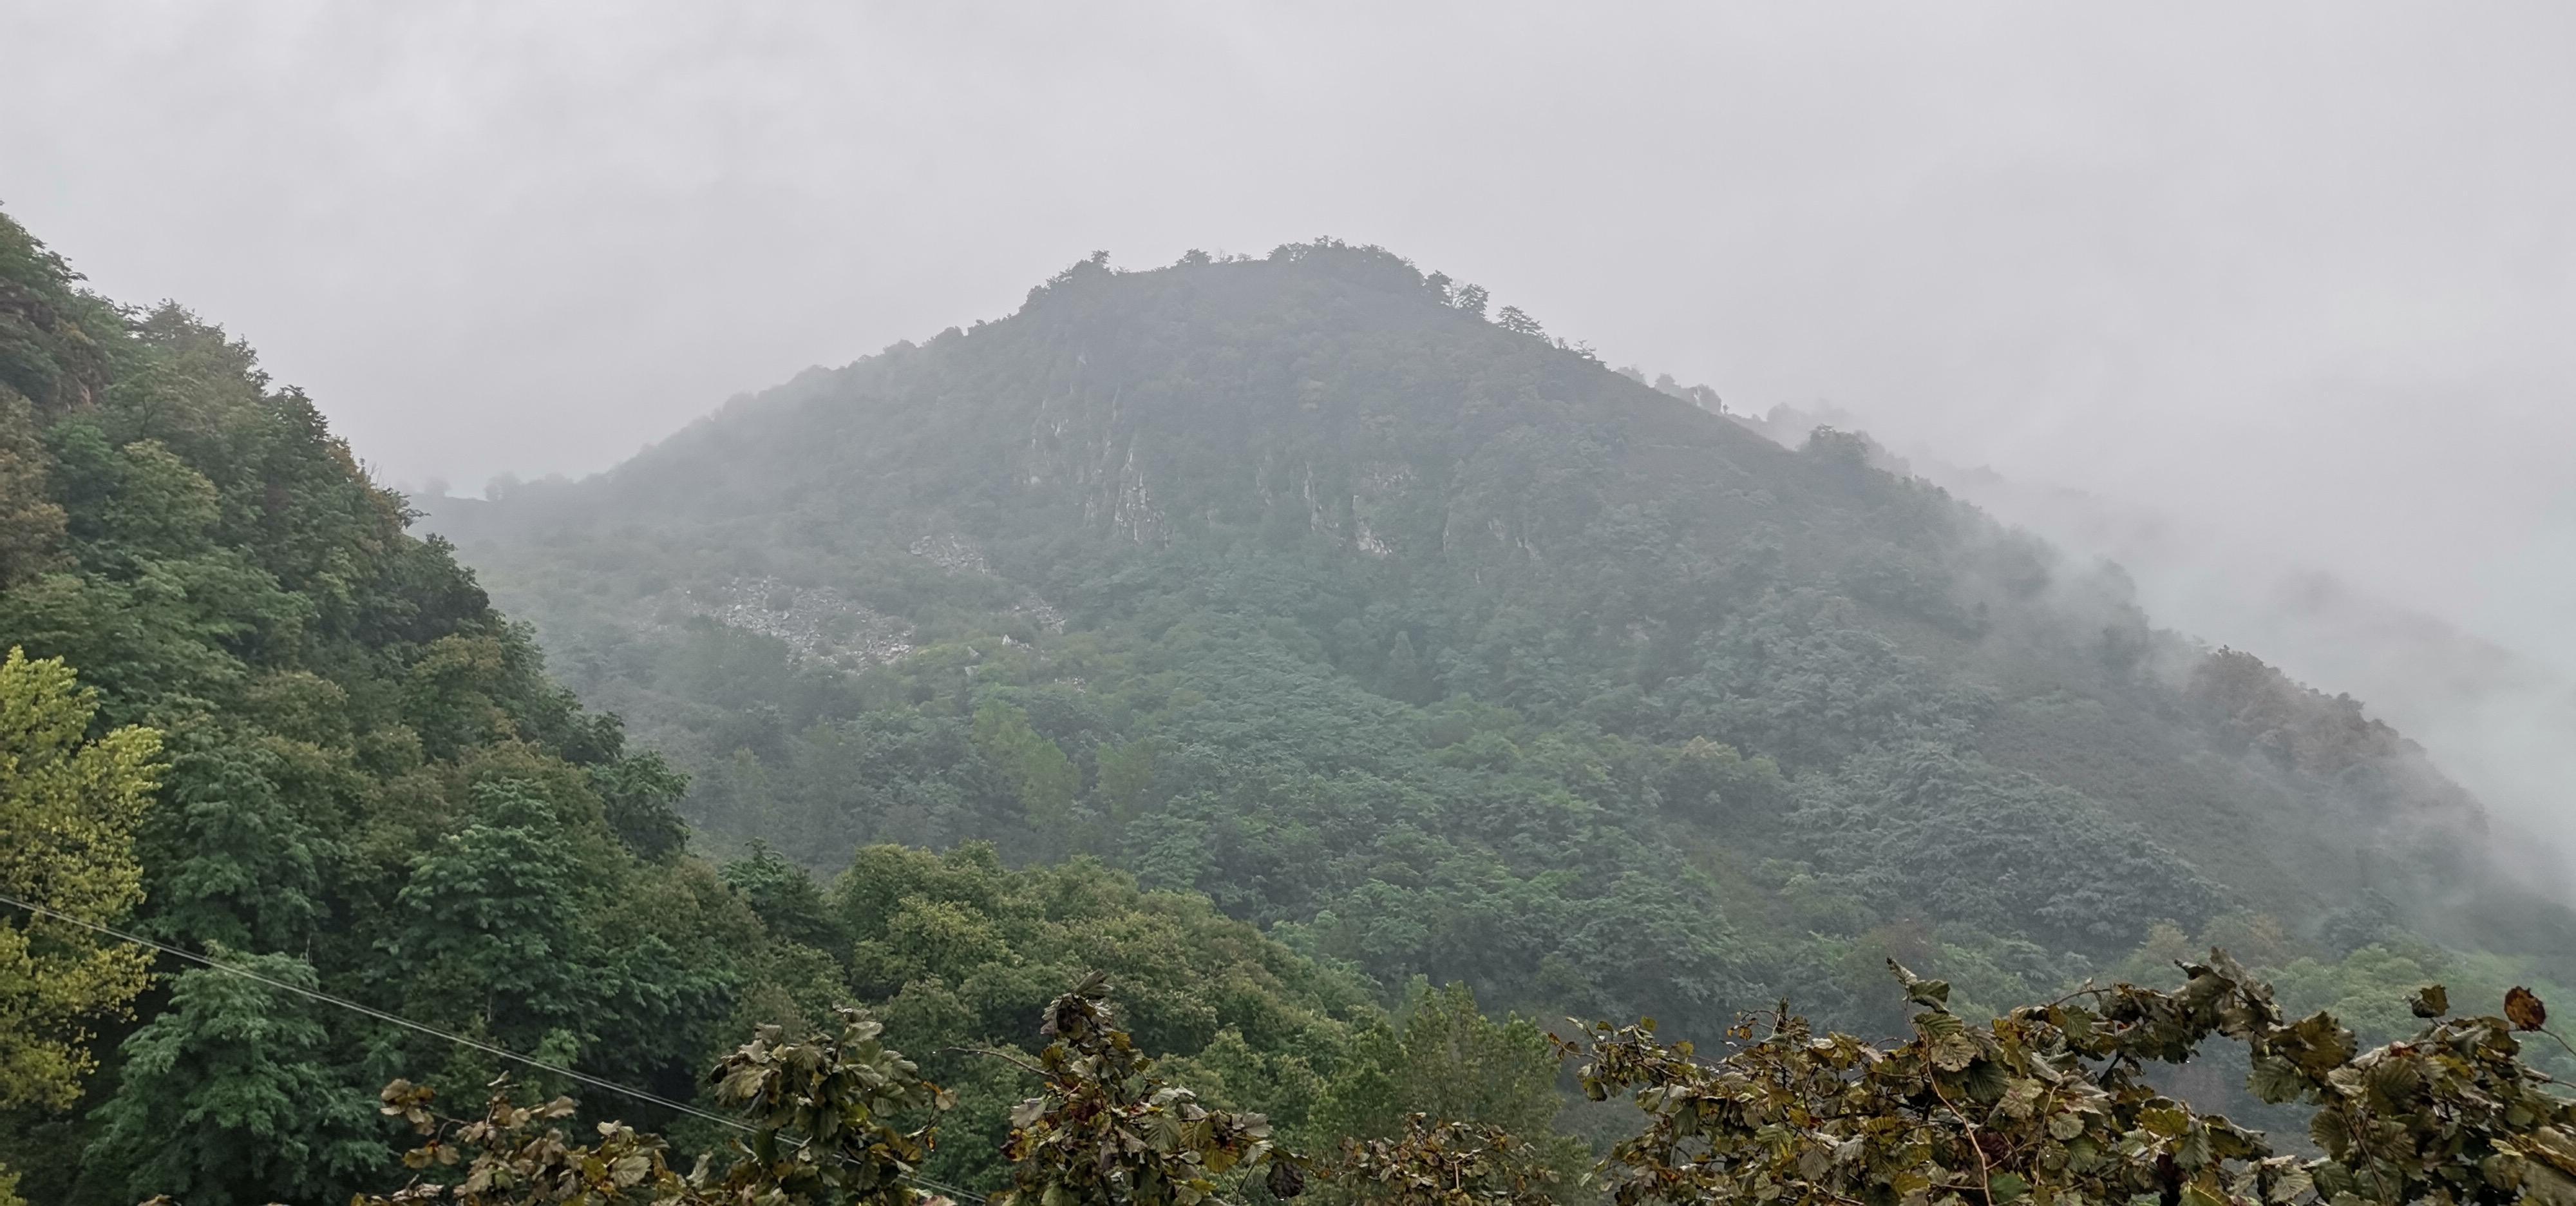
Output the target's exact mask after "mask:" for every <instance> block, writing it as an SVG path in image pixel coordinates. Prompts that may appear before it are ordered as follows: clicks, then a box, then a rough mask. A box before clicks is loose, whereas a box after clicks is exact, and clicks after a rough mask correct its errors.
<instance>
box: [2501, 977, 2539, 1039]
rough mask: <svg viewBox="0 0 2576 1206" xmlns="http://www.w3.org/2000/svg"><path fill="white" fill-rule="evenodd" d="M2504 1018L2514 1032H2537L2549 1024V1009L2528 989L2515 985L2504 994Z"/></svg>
mask: <svg viewBox="0 0 2576 1206" xmlns="http://www.w3.org/2000/svg"><path fill="white" fill-rule="evenodd" d="M2504 1017H2505V1020H2506V1021H2508V1022H2511V1023H2513V1027H2514V1029H2516V1030H2538V1029H2540V1028H2541V1027H2543V1026H2546V1025H2548V1024H2549V1007H2548V1006H2546V1005H2543V1004H2541V1003H2540V997H2539V996H2538V995H2537V994H2535V993H2533V992H2532V991H2531V990H2530V989H2528V988H2524V987H2523V986H2521V985H2519V984H2517V985H2514V987H2513V991H2512V992H2509V993H2506V994H2504Z"/></svg>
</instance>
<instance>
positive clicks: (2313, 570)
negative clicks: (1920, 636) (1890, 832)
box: [0, 2, 2576, 832]
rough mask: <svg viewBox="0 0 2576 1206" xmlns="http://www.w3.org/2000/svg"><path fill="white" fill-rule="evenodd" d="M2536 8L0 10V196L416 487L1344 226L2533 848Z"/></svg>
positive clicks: (2569, 447)
mask: <svg viewBox="0 0 2576 1206" xmlns="http://www.w3.org/2000/svg"><path fill="white" fill-rule="evenodd" d="M2570 45H2576V11H2571V10H2569V9H2567V8H2566V7H2564V6H2557V5H2546V4H2528V5H2506V4H2495V5H2480V6H2475V7H2473V8H2453V7H2429V6H2397V5H2352V4H2313V5H2273V6H2262V7H2260V8H2247V7H2245V6H2237V5H2218V4H2206V5H2165V6H2156V7H2155V9H2154V10H2153V11H2152V12H2151V13H2150V12H2147V11H2145V10H2130V11H2127V12H2121V13H2116V14H2115V13H2112V12H2111V11H2109V10H2105V9H2101V8H2095V7H2086V6H2064V5H1972V6H1956V5H1945V6H1938V7H1925V6H1904V7H1899V6H1884V7H1873V6H1835V7H1832V8H1830V9H1825V8H1815V7H1797V8H1787V7H1780V6H1763V7H1755V6H1743V7H1738V8H1732V9H1727V10H1724V11H1711V10H1710V9H1708V8H1707V7H1706V6H1698V5H1675V6H1671V7H1668V8H1653V7H1645V6H1637V7H1623V8H1621V9H1619V10H1618V11H1616V12H1599V11H1594V10H1592V9H1590V8H1584V9H1579V10H1577V9H1555V10H1542V9H1538V8H1522V7H1516V6H1497V5H1492V4H1475V5H1467V4H1460V5H1447V6H1402V7H1401V8H1400V9H1389V8H1387V7H1386V6H1379V5H1303V6H1259V5H1243V4H1203V3H1202V4H1178V3H1175V4H1167V5H1152V4H1121V5H1080V6H1073V5H1066V6H1035V5H992V6H950V5H940V6H905V7H895V6H886V7H882V8H862V7H860V6H850V5H828V6H827V5H811V6H777V5H773V6H758V7H756V8H753V9H748V10H740V11H737V10H736V9H734V8H733V7H731V6H710V5H683V4H661V5H634V4H597V5H588V6H582V5H546V6H521V5H500V4H494V5H486V6H470V5H454V6H436V7H404V8H394V7H382V6H339V5H326V4H318V3H317V4H227V5H221V6H211V5H194V4H176V3H173V4H166V5H158V6H155V5H144V4H123V5H61V4H37V3H32V2H27V3H20V2H7V3H0V88H5V89H6V103H5V108H0V114H5V115H0V204H5V205H7V206H8V207H9V209H10V210H11V212H13V213H15V214H16V215H17V216H18V217H19V218H20V219H22V220H23V221H25V222H27V223H28V224H29V225H30V226H31V227H32V228H34V229H35V230H37V231H39V232H41V233H43V234H44V235H45V236H46V237H48V238H49V239H51V240H53V242H54V243H55V245H56V247H57V249H58V250H61V251H62V252H64V253H65V254H66V255H68V256H70V257H71V258H72V259H73V261H74V262H75V263H76V264H78V265H79V266H80V267H82V268H83V269H84V270H85V271H87V272H88V274H89V275H90V276H91V278H92V279H93V283H94V284H95V285H96V286H97V287H99V288H100V289H101V290H103V291H104V292H106V293H108V294H110V295H112V296H118V297H127V298H144V297H160V296H170V297H177V298H182V299H185V300H187V301H188V302H189V303H190V304H191V305H193V306H196V307H199V308H201V309H202V310H204V311H205V312H207V313H209V314H211V315H214V316H217V317H219V318H221V319H222V320H224V321H225V322H227V323H229V324H230V325H231V326H232V327H233V328H234V329H235V330H236V331H239V332H241V333H243V334H245V335H247V336H248V337H250V338H251V339H252V340H253V342H255V343H256V344H257V345H258V346H259V347H260V348H261V349H262V350H263V353H264V355H265V357H266V360H267V363H268V365H269V367H270V368H271V370H272V371H273V372H274V373H276V374H277V376H278V377H279V378H280V379H281V380H284V381H288V382H293V383H296V384H299V385H302V386H304V387H306V388H307V389H309V390H311V391H312V392H313V393H314V394H315V396H316V397H317V398H318V399H319V400H320V401H321V403H322V405H323V407H324V408H325V410H326V411H327V412H328V413H329V414H330V415H331V417H332V418H333V420H334V422H335V423H336V424H337V425H338V427H339V429H340V430H341V431H343V432H345V433H346V434H347V435H348V436H349V437H350V439H351V441H352V442H353V444H354V445H355V447H356V449H357V451H358V453H359V454H360V456H361V457H362V458H364V459H365V460H367V461H368V462H369V463H370V464H372V465H374V466H376V467H377V468H378V470H379V472H380V474H381V475H382V476H384V477H386V478H387V479H389V480H392V481H395V482H399V483H405V484H409V485H412V486H425V485H427V484H429V483H431V482H433V481H443V482H454V483H457V484H458V485H459V486H460V487H463V488H467V489H471V488H473V487H474V486H475V485H476V484H478V483H480V482H482V481H483V480H484V479H485V478H487V477H489V476H491V475H493V474H496V473H501V472H505V471H506V472H511V473H516V474H519V475H522V476H536V475H543V474H547V473H567V474H575V475H578V474H581V473H586V472H590V471H595V470H598V469H601V468H604V467H606V466H607V465H609V464H612V463H614V462H615V461H616V460H617V459H619V458H620V457H622V456H624V455H626V454H627V453H629V452H631V451H633V450H634V449H635V448H637V447H638V446H639V445H641V444H643V443H645V442H648V441H650V440H653V439H655V438H658V437H659V436H661V435H662V434H664V433H666V432H668V431H669V430H671V429H673V428H674V427H676V426H678V425H679V424H681V423H682V422H684V421H686V420H687V419H689V418H690V417H692V416H694V415H696V414H698V413H701V412H703V411H705V410H707V409H709V408H711V407H712V406H713V405H715V404H717V403H719V402H721V401H722V400H723V399H724V398H725V397H726V396H727V395H729V394H732V393H735V392H737V391H742V390H747V389H753V388H757V387H759V386H762V385H765V384H768V383H771V382H774V381H776V380H779V379H781V378H784V377H785V376H787V375H789V374H790V373H792V372H794V371H795V370H797V369H798V368H801V367H803V366H805V365H808V364H812V363H840V362H844V361H847V360H850V359H852V358H854V357H856V356H858V355H861V354H863V353H866V352H868V351H872V350H874V349H875V348H877V347H879V346H882V345H884V344H886V343H889V342H891V341H894V340H896V339H901V338H918V337H921V336H926V335H928V334H930V333H932V332H935V331H937V330H938V329H939V328H941V327H945V326H948V325H950V324H952V323H964V322H967V321H970V320H972V319H975V318H979V317H990V316H995V315H998V314H1000V313H1003V312H1006V311H1008V310H1009V309H1011V308H1013V307H1014V306H1015V305H1016V304H1017V302H1018V299H1019V297H1020V295H1021V294H1022V292H1023V291H1024V290H1025V289H1026V288H1027V287H1028V286H1029V285H1030V284H1032V283H1034V282H1036V281H1038V280H1040V279H1042V278H1043V277H1045V276H1046V275H1047V274H1049V273H1051V272H1053V271H1055V270H1056V269H1058V268H1060V267H1062V266H1063V265H1064V264H1066V263H1068V262H1070V261H1072V260H1074V259H1076V258H1078V257H1080V256H1082V255H1084V254H1086V253H1088V252H1090V251H1091V250H1093V249H1094V248H1106V249H1108V250H1109V251H1110V252H1111V253H1112V255H1113V262H1115V263H1119V264H1124V265H1128V266H1145V265H1150V264H1155V263H1161V262H1166V261H1168V260H1170V259H1171V258H1172V257H1174V256H1175V255H1177V254H1178V253H1179V252H1181V251H1182V250H1184V249H1185V248H1189V247H1204V248H1207V249H1209V250H1235V251H1259V250H1262V249H1265V248H1267V247H1269V246H1271V245H1272V244H1275V243H1278V242H1281V241H1285V240H1288V239H1292V238H1302V237H1307V236H1312V235H1315V234H1318V233H1329V234H1335V235H1339V236H1342V237H1344V238H1348V239H1351V240H1354V241H1366V242H1377V243H1382V244H1384V245H1386V246H1388V247H1390V248H1393V249H1395V250H1397V251H1399V252H1401V253H1403V254H1406V255H1408V256H1410V257H1412V258H1414V259H1415V260H1416V261H1417V262H1420V263H1422V264H1423V265H1425V266H1426V267H1436V268H1439V269H1442V270H1445V271H1447V272H1449V273H1451V274H1453V275H1456V276H1459V277H1462V278H1465V279H1469V280H1473V281H1476V282H1479V283H1481V284H1484V285H1486V286H1488V287H1490V288H1491V289H1492V290H1493V291H1494V294H1495V297H1496V299H1497V301H1498V302H1509V303H1513V304H1518V305H1521V306H1523V307H1525V308H1527V309H1529V310H1530V311H1532V312H1533V313H1535V314H1537V315H1538V316H1539V317H1540V318H1542V319H1543V320H1545V321H1546V322H1547V323H1548V325H1549V327H1550V328H1551V329H1552V330H1555V331H1557V332H1559V333H1561V334H1564V335H1566V336H1568V337H1571V338H1577V339H1584V340H1589V341H1590V342H1592V343H1593V344H1595V345H1596V346H1598V347H1599V349H1600V350H1601V353H1602V355H1603V356H1604V357H1605V358H1606V359H1608V360H1609V361H1610V362H1611V363H1614V364H1631V363H1633V364H1636V365H1639V366H1642V367H1643V368H1644V369H1645V370H1646V371H1647V372H1648V373H1649V374H1652V373H1655V372H1670V373H1672V374H1674V375H1675V376H1677V377H1679V378H1680V379H1682V380H1683V381H1686V382H1695V381H1704V382H1707V383H1708V384H1710V385H1713V386H1714V387H1716V388H1717V389H1718V390H1719V392H1720V393H1721V394H1723V395H1724V396H1725V398H1726V399H1727V403H1728V405H1729V406H1730V408H1732V409H1735V410H1738V411H1747V412H1763V411H1767V410H1768V409H1769V408H1770V407H1772V406H1774V405H1778V404H1784V403H1785V404H1790V405H1794V406H1797V407H1801V408H1806V409H1810V410H1815V411H1818V412H1820V413H1821V412H1822V411H1823V410H1824V408H1826V407H1834V408H1839V409H1840V410H1841V411H1843V412H1847V413H1849V414H1851V415H1854V416H1857V417H1858V418H1857V421H1858V422H1859V423H1860V424H1861V425H1862V426H1865V427H1867V428H1868V429H1869V430H1871V431H1872V432H1873V434H1875V435H1877V436H1878V437H1879V438H1880V439H1881V441H1882V442H1883V443H1884V444H1886V445H1887V446H1888V447H1889V448H1891V449H1892V450H1894V451H1896V452H1897V453H1899V454H1900V455H1904V456H1907V457H1908V458H1910V459H1911V460H1912V461H1913V462H1914V463H1915V465H1916V468H1917V469H1918V470H1923V471H1926V472H1934V468H1933V467H1934V466H1940V467H1941V468H1940V469H1939V470H1938V472H1937V473H1936V476H1940V477H1942V478H1943V479H1944V480H1946V481H1950V482H1951V483H1952V484H1954V485H1956V486H1958V487H1959V488H1960V489H1962V490H1963V492H1966V493H1968V494H1970V495H1971V496H1973V497H1977V498H1979V499H1980V500H1982V501H1985V502H1987V503H1988V505H1990V506H1991V507H1993V508H1994V509H1996V510H1998V511H1999V512H2000V513H2002V514H2004V515H2005V516H2006V517H2007V518H2010V519H2013V520H2015V521H2017V522H2023V523H2028V524H2031V525H2032V526H2035V527H2037V528H2039V529H2041V530H2042V531H2044V532H2046V533H2048V534H2050V535H2052V536H2053V537H2055V538H2057V539H2059V540H2061V541H2063V542H2066V543H2068V544H2070V545H2071V546H2074V547H2077V548H2079V549H2084V550H2088V551H2096V552H2107V553H2110V554H2112V555H2115V556H2117V557H2119V558H2120V559H2121V560H2123V561H2124V562H2125V563H2126V564H2127V565H2128V566H2129V568H2130V569H2131V570H2132V572H2133V573H2134V574H2135V575H2136V576H2137V578H2138V579H2139V581H2140V585H2141V589H2142V592H2143V594H2144V595H2145V597H2146V599H2147V600H2148V602H2149V604H2150V606H2151V607H2152V608H2154V609H2155V610H2156V613H2157V616H2158V618H2159V619H2160V620H2161V621H2162V622H2165V623H2168V624H2171V625H2174V626H2176V627H2180V628H2184V629H2186V630H2190V631H2194V632H2197V633H2200V634H2202V635H2204V636H2206V637H2208V638H2210V639H2212V640H2214V641H2225V642H2230V643H2237V644H2242V645H2245V646H2247V647H2250V648H2253V649H2255V650H2257V651H2258V652H2261V653H2263V654H2265V655H2266V656H2268V657H2271V658H2273V659H2274V660H2276V661H2279V662H2281V663H2282V664H2284V665H2286V666H2287V667H2288V668H2290V669H2291V670H2292V671H2293V672H2295V673H2297V674H2299V675H2301V676H2302V677H2304V678H2306V679H2308V680H2310V681H2312V682H2314V683H2315V684H2316V685H2318V686H2320V687H2323V688H2325V689H2327V690H2330V691H2332V690H2350V691H2352V692H2354V693H2355V694H2358V695H2361V696H2362V697H2363V698H2365V699H2367V700H2369V701H2370V702H2371V703H2372V705H2373V707H2374V709H2375V710H2377V711H2378V712H2380V713H2382V714H2384V715H2388V716H2390V717H2392V718H2394V719H2396V720H2397V721H2398V722H2399V723H2400V724H2401V725H2402V726H2404V727H2407V728H2408V729H2409V730H2410V731H2412V732H2416V733H2418V734H2419V735H2420V736H2422V737H2423V738H2424V739H2425V740H2426V741H2427V742H2428V744H2430V745H2432V746H2433V748H2434V750H2435V752H2436V754H2437V755H2438V756H2440V757H2441V758H2442V759H2443V760H2444V761H2445V762H2446V764H2448V765H2449V767H2450V769H2452V770H2453V771H2454V773H2456V774H2458V775H2459V776H2460V777H2461V778H2462V779H2464V780H2465V781H2467V782H2468V783H2470V785H2471V786H2473V787H2476V788H2478V789H2480V790H2481V791H2482V792H2483V793H2485V794H2486V795H2487V796H2488V798H2489V799H2490V802H2491V803H2493V804H2495V805H2497V806H2498V807H2499V809H2500V810H2502V811H2505V812H2507V813H2509V814H2510V815H2513V816H2515V817H2518V818H2519V819H2520V820H2522V821H2523V822H2524V823H2526V824H2531V825H2537V826H2543V827H2547V828H2549V829H2551V830H2552V831H2553V832H2554V831H2556V830H2557V829H2558V828H2559V827H2561V826H2562V825H2563V822H2562V821H2561V820H2559V816H2560V806H2559V803H2558V801H2559V799H2560V791H2559V787H2558V785H2559V784H2562V783H2565V782H2568V781H2570V779H2571V778H2576V754H2571V753H2570V752H2569V750H2568V749H2566V748H2562V747H2567V746H2576V743H2571V742H2567V741H2566V740H2565V739H2564V738H2565V735H2566V734H2567V733H2568V731H2569V730H2570V729H2571V728H2576V688H2571V687H2570V686H2569V684H2570V683H2571V682H2576V639H2571V638H2576V406H2571V405H2570V403H2571V401H2576V340H2571V339H2570V338H2569V332H2571V331H2576V217H2572V216H2571V215H2576V158H2571V157H2570V156H2569V155H2568V153H2567V152H2568V148H2570V147H2576V74H2571V73H2569V72H2567V71H2566V70H2565V64H2564V59H2565V52H2566V49H2567V47H2569V46H2570ZM1980 470H1989V471H1990V472H1979V471H1980Z"/></svg>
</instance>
